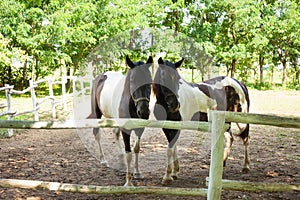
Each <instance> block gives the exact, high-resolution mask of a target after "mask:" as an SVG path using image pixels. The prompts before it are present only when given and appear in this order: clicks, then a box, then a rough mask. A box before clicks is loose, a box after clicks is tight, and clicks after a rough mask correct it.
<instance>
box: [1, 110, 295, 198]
mask: <svg viewBox="0 0 300 200" xmlns="http://www.w3.org/2000/svg"><path fill="white" fill-rule="evenodd" d="M209 121H210V122H209V123H206V122H195V121H182V122H175V121H156V120H141V119H101V120H79V121H74V120H69V121H66V122H53V121H46V122H35V121H10V120H7V121H0V128H18V129H31V128H33V129H68V128H89V127H90V128H93V127H123V128H138V127H155V128H172V129H190V130H202V131H208V130H211V132H212V137H211V138H212V140H211V162H210V171H209V178H208V189H205V188H198V189H197V188H196V189H195V188H193V189H192V188H167V189H166V188H162V187H116V186H111V187H110V186H106V187H102V186H86V185H76V184H74V185H72V184H64V183H55V182H42V181H28V180H15V179H0V186H1V187H21V188H35V189H48V190H56V191H71V192H85V193H96V194H154V193H155V194H157V195H159V194H169V195H177V196H182V195H188V196H206V195H207V199H209V200H217V199H220V197H221V191H222V189H231V190H247V187H245V188H244V187H240V185H243V186H249V185H250V186H251V187H252V188H255V190H247V191H255V192H259V191H278V190H280V191H300V184H283V183H282V184H271V183H249V182H241V181H230V180H222V171H223V146H224V145H223V142H224V134H223V133H224V130H225V128H226V124H225V122H239V123H251V124H263V125H271V126H280V127H285V128H297V129H300V117H279V116H272V115H262V114H250V113H248V114H246V113H236V112H234V113H232V112H225V111H211V112H210V113H209ZM270 188H271V189H270Z"/></svg>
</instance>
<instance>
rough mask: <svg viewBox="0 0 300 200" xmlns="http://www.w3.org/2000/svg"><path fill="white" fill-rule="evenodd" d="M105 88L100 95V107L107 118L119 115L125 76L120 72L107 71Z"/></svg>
mask: <svg viewBox="0 0 300 200" xmlns="http://www.w3.org/2000/svg"><path fill="white" fill-rule="evenodd" d="M103 75H105V76H106V79H105V81H104V82H103V88H102V91H101V93H100V97H99V102H98V103H99V108H100V110H101V112H102V114H103V115H104V117H107V118H114V117H119V106H120V101H121V97H122V93H123V90H124V82H125V76H124V75H123V74H122V73H120V72H113V71H109V72H105V73H104V74H103Z"/></svg>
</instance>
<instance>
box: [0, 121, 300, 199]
mask: <svg viewBox="0 0 300 200" xmlns="http://www.w3.org/2000/svg"><path fill="white" fill-rule="evenodd" d="M154 130H156V131H159V130H158V129H154ZM251 133H252V134H251V136H252V137H251V146H250V157H251V171H250V172H249V173H248V174H242V173H241V166H242V164H243V145H241V144H242V142H241V141H239V140H238V139H236V140H235V141H234V144H233V148H232V151H231V155H230V159H229V161H228V163H227V167H226V168H225V169H224V173H223V178H224V179H230V180H243V181H253V182H255V181H259V182H266V183H268V182H273V183H274V182H275V183H277V182H283V183H297V184H299V183H300V174H299V172H300V168H299V167H300V165H299V160H300V150H299V143H300V134H299V133H300V131H299V130H296V129H283V128H274V127H268V126H252V129H251ZM105 134H108V133H105ZM161 140H165V138H161ZM200 142H201V141H199V140H198V141H197V140H196V139H195V140H194V141H193V143H192V144H191V145H190V146H189V148H188V149H186V152H185V153H184V154H182V156H181V158H180V167H181V173H180V177H179V179H178V180H175V181H174V182H173V183H172V185H170V187H190V188H200V187H206V186H205V178H206V177H207V176H208V173H209V159H210V158H209V153H210V150H209V149H210V147H209V145H202V144H201V143H200ZM144 144H147V142H146V141H145V142H143V143H142V148H143V145H144ZM0 147H1V149H0V151H1V156H0V177H1V178H14V179H30V180H42V181H54V182H64V183H73V184H86V185H101V186H111V185H115V186H121V185H123V184H124V183H125V173H124V172H122V171H118V170H116V169H113V168H108V167H106V166H103V165H101V164H100V163H99V161H98V160H97V159H96V158H95V157H94V156H93V155H92V154H90V153H89V152H88V151H87V149H86V148H85V146H84V145H83V144H82V141H81V140H80V137H79V136H78V135H77V131H76V130H51V131H50V130H30V131H29V130H28V131H23V132H21V134H18V135H16V136H14V137H12V138H10V139H1V140H0ZM147 148H149V147H147ZM163 148H165V146H164V147H163ZM203 148H204V149H203ZM153 151H155V149H154V150H153ZM205 151H206V152H207V153H205V155H203V154H202V155H200V154H199V152H205ZM141 154H143V151H142V153H141ZM149 159H150V158H149ZM151 159H153V158H151ZM156 163H158V164H161V163H165V160H163V159H162V158H158V159H156ZM163 165H164V164H163ZM141 170H143V169H141ZM164 172H165V168H157V170H154V171H149V172H145V173H143V175H144V179H142V180H134V182H133V183H134V184H135V185H136V186H162V185H161V180H162V177H163V174H164ZM0 198H1V199H30V198H32V199H132V198H134V199H145V198H149V199H199V197H197V198H196V197H175V196H157V195H96V194H80V193H67V192H52V191H42V190H27V189H16V188H9V189H4V188H1V190H0ZM299 198H300V194H299V192H285V193H283V192H273V193H267V192H263V193H253V192H238V191H223V192H222V199H299ZM200 199H206V198H205V197H202V198H200Z"/></svg>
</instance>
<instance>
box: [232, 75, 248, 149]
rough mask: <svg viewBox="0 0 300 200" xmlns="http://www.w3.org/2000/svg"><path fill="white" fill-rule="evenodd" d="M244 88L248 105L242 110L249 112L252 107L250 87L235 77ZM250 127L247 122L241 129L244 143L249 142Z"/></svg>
mask: <svg viewBox="0 0 300 200" xmlns="http://www.w3.org/2000/svg"><path fill="white" fill-rule="evenodd" d="M234 80H235V81H236V82H237V83H238V84H239V85H240V86H241V88H242V90H243V94H244V96H245V97H244V98H245V100H246V102H247V107H246V109H245V110H243V111H242V112H246V113H248V112H249V108H250V98H249V92H248V88H247V87H246V85H245V84H244V83H242V82H240V81H238V80H236V79H234ZM249 128H250V125H249V124H246V126H245V127H244V129H243V130H241V132H240V133H239V134H238V136H239V137H241V138H242V139H243V141H244V143H246V142H248V138H249Z"/></svg>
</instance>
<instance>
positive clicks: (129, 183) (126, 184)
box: [124, 182, 134, 187]
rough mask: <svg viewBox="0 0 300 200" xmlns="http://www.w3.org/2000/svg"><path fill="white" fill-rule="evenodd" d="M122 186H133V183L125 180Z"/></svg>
mask: <svg viewBox="0 0 300 200" xmlns="http://www.w3.org/2000/svg"><path fill="white" fill-rule="evenodd" d="M124 187H134V185H133V184H132V183H131V182H126V183H125V184H124Z"/></svg>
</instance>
